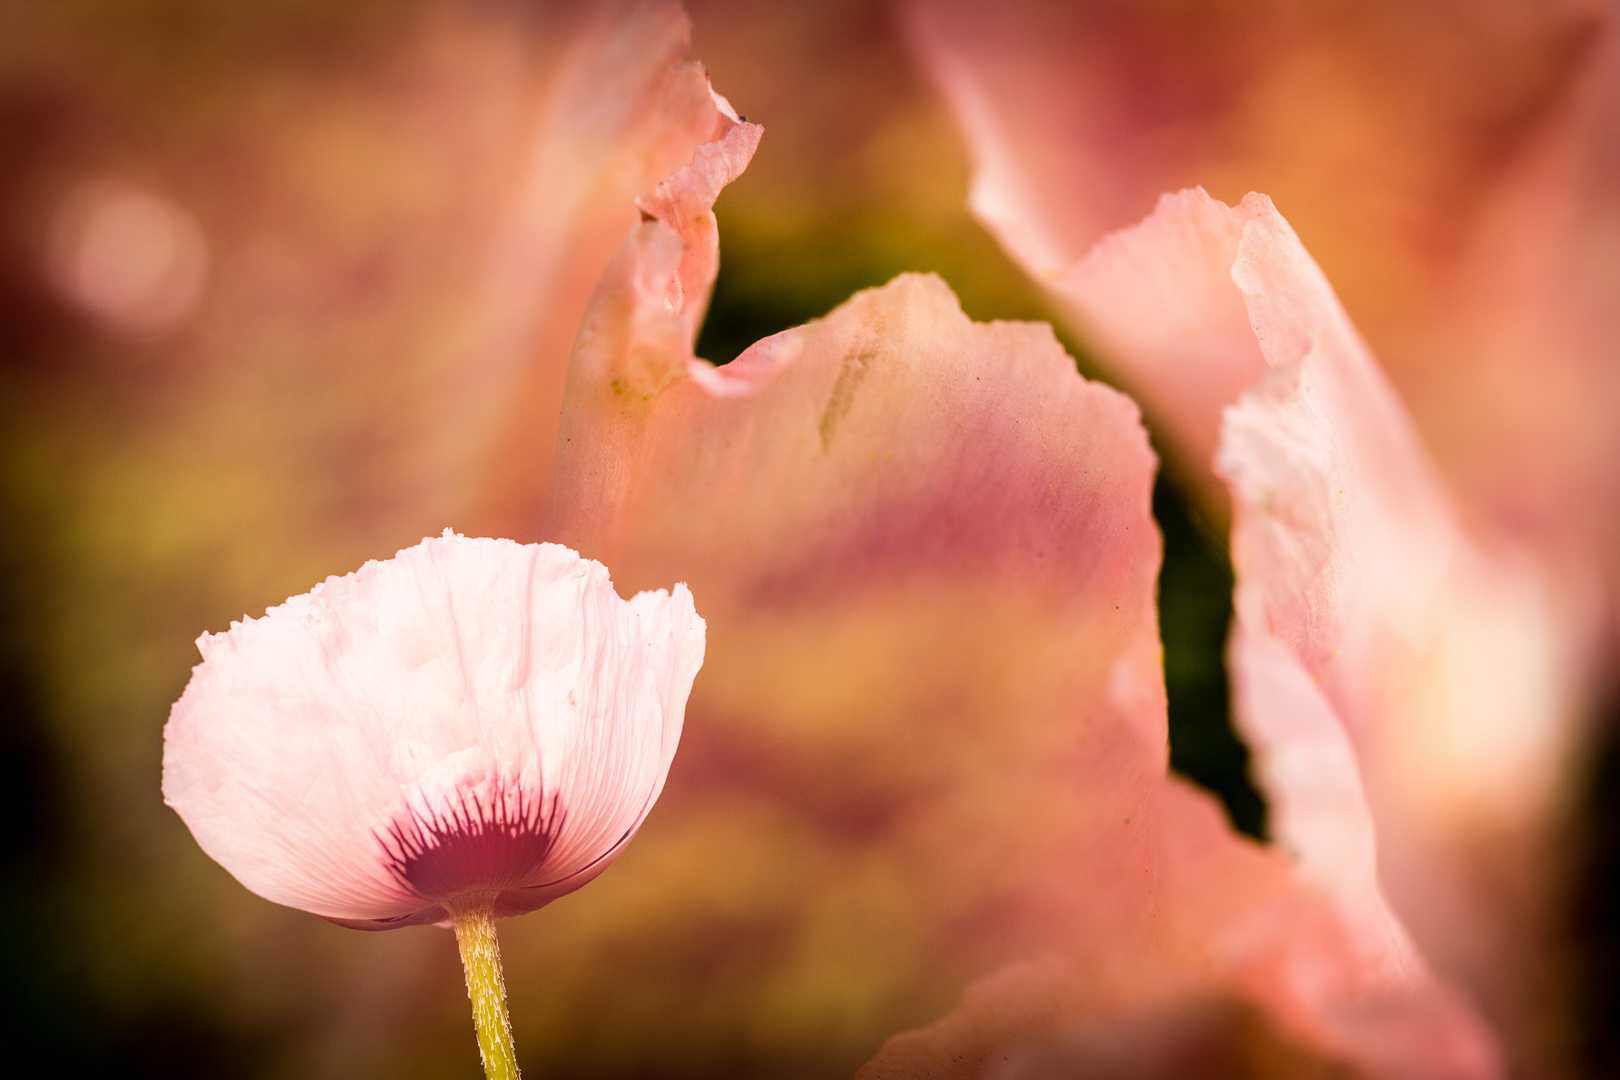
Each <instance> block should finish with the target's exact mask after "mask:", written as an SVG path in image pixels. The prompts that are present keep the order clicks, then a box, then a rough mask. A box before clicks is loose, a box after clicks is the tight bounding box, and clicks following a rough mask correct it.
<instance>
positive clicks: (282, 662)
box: [163, 532, 703, 929]
mask: <svg viewBox="0 0 1620 1080" xmlns="http://www.w3.org/2000/svg"><path fill="white" fill-rule="evenodd" d="M197 646H198V648H199V650H200V651H201V652H202V654H203V662H202V663H201V664H199V665H198V666H197V667H196V669H195V670H194V671H193V672H192V677H191V682H190V683H189V684H187V686H186V691H185V693H184V695H182V696H181V698H180V700H179V701H178V702H176V703H175V706H174V710H173V712H172V714H171V716H170V719H169V724H168V727H167V728H165V730H164V755H163V795H164V798H165V800H166V801H167V802H168V803H169V805H170V806H172V807H174V809H175V810H176V811H177V812H178V813H179V814H180V816H181V817H182V818H183V819H184V820H185V822H186V824H187V825H188V826H189V827H190V829H191V832H192V835H193V836H195V837H196V838H197V842H198V843H199V844H200V845H201V846H202V848H203V850H204V851H206V852H208V854H209V855H211V856H213V857H214V858H215V859H216V860H218V861H219V863H220V864H221V865H223V866H224V867H225V868H226V869H227V870H229V871H230V872H231V873H232V874H233V875H235V876H236V878H237V879H238V880H239V881H241V882H242V883H243V884H244V885H246V886H247V887H248V888H250V889H252V890H253V891H254V892H256V893H258V894H259V895H260V896H263V897H265V898H266V899H268V900H273V901H275V902H276V903H279V904H286V905H288V906H290V907H296V908H302V909H304V910H305V911H312V912H314V913H315V914H317V915H322V916H324V917H326V918H328V919H332V920H334V921H336V922H341V923H343V924H345V925H348V926H356V927H360V928H363V929H386V928H389V927H395V926H409V925H413V924H418V923H434V922H442V921H444V920H445V919H446V918H448V917H449V914H450V913H453V912H454V911H456V910H458V909H459V908H461V907H464V906H467V905H473V906H477V905H484V906H486V907H488V908H489V909H490V910H492V911H493V912H494V913H495V914H496V915H499V916H506V915H517V914H521V913H523V912H526V911H532V910H533V909H535V908H538V907H540V906H542V905H543V904H546V903H548V902H549V901H551V900H553V899H555V898H557V897H558V896H561V895H563V894H565V893H568V892H571V891H573V890H574V889H577V888H579V887H580V886H581V885H584V884H585V883H586V882H588V881H590V880H591V878H593V877H595V876H596V875H597V874H599V873H601V872H602V870H603V869H604V868H605V867H606V866H607V865H608V864H609V863H610V862H611V861H612V860H613V858H614V857H615V856H616V855H617V854H618V853H619V851H620V850H622V849H623V847H624V845H625V843H626V842H628V841H629V839H630V837H631V836H632V835H633V834H634V833H635V831H636V829H637V827H638V826H639V825H640V824H641V822H642V819H644V818H645V817H646V815H647V812H648V811H649V810H650V809H651V808H652V805H653V802H654V801H655V800H656V799H657V798H658V793H659V792H660V791H661V790H662V789H663V786H664V778H665V776H666V775H667V774H668V772H669V763H670V761H671V759H672V758H673V757H674V754H675V747H676V744H677V743H678V741H679V740H680V733H681V720H682V716H683V714H684V710H685V706H686V697H687V694H688V693H689V692H690V690H691V686H692V679H693V677H694V676H695V675H696V673H697V669H698V667H699V665H700V664H701V663H702V659H703V620H702V619H701V618H699V617H698V615H697V613H696V612H695V611H694V610H693V606H692V595H691V593H690V591H688V589H687V588H686V587H685V586H684V585H677V586H676V587H675V590H674V592H673V593H670V592H664V591H659V592H644V593H640V594H638V595H637V596H635V597H634V598H632V599H631V600H628V601H626V600H621V599H620V598H619V596H618V594H617V593H615V592H614V591H613V584H612V582H611V581H610V580H609V578H608V573H607V570H606V569H605V568H604V567H603V566H602V565H601V564H600V563H596V562H592V561H590V560H586V559H581V558H580V557H579V556H578V555H576V554H574V553H573V552H572V551H569V550H568V549H567V548H564V547H560V546H558V545H556V544H540V545H536V544H526V545H520V544H515V543H513V542H511V541H509V540H483V539H468V538H465V537H461V536H456V535H453V534H450V533H448V532H447V533H446V534H445V535H444V536H443V537H437V538H433V539H428V540H424V541H422V543H420V544H418V545H416V546H415V547H411V548H406V549H405V550H403V551H401V552H400V553H399V554H397V555H395V556H394V557H393V558H391V559H387V560H383V561H373V562H369V563H367V564H366V565H365V566H363V567H361V568H360V569H359V570H356V571H355V572H354V573H351V574H347V575H344V576H343V577H334V578H329V579H327V580H326V581H325V582H323V583H322V584H320V585H317V586H316V587H315V588H314V589H313V590H312V591H310V592H308V593H305V594H304V595H302V596H295V597H293V598H292V599H290V600H288V601H287V602H286V603H284V604H281V605H279V606H277V607H273V608H271V609H269V610H268V611H267V612H265V614H264V616H263V617H262V618H257V619H247V620H244V621H243V622H239V623H233V624H232V626H231V629H230V630H229V631H227V632H225V633H223V634H204V635H203V636H202V637H201V638H200V639H198V642H197Z"/></svg>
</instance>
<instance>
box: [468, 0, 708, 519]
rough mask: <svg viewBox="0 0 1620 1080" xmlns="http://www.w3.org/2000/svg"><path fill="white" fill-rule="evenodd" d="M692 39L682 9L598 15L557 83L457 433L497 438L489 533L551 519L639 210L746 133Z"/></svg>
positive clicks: (487, 508)
mask: <svg viewBox="0 0 1620 1080" xmlns="http://www.w3.org/2000/svg"><path fill="white" fill-rule="evenodd" d="M691 29H692V28H691V21H690V20H689V19H688V18H687V16H686V14H685V12H684V11H682V9H681V6H680V4H679V3H677V2H675V0H622V2H614V3H608V4H600V5H594V6H591V8H590V13H589V14H588V16H587V17H586V18H585V21H584V23H583V25H582V26H581V27H580V29H579V30H578V32H577V33H576V36H575V37H574V39H573V40H572V41H570V42H569V45H568V48H567V51H566V52H565V53H564V55H563V57H562V59H561V61H560V62H559V63H558V64H557V66H556V70H555V71H554V73H552V74H551V76H550V80H549V83H548V85H547V87H546V93H545V98H544V102H543V105H542V108H541V110H540V113H539V120H538V123H537V125H536V128H535V130H534V133H533V135H532V142H531V143H530V145H529V148H528V151H527V161H526V163H525V164H524V167H523V173H522V175H521V178H520V181H519V185H518V187H517V190H516V191H515V193H514V196H513V202H512V206H511V208H510V210H509V217H508V220H507V222H506V224H505V228H504V229H503V230H502V234H501V236H502V240H501V246H500V248H499V249H498V251H497V252H496V258H495V260H494V263H493V265H492V268H491V270H492V272H491V276H490V279H489V283H488V285H487V287H486V294H485V296H484V301H483V309H482V310H481V311H480V312H478V313H476V314H475V317H474V326H475V327H476V328H477V332H476V333H475V335H474V337H473V338H472V340H471V342H470V344H469V345H468V346H467V353H468V362H467V363H466V364H464V365H462V370H463V371H465V372H472V373H475V374H476V375H477V376H478V378H479V379H480V380H481V382H480V383H479V387H478V389H479V390H480V392H481V393H482V395H483V396H482V397H481V398H480V399H479V401H478V404H479V405H480V406H481V409H482V411H483V412H484V414H485V415H484V417H483V418H482V422H479V418H478V417H476V416H475V417H473V418H472V419H471V420H469V417H468V416H467V415H466V413H465V411H463V412H461V413H460V414H458V417H457V420H458V422H459V424H461V425H469V424H470V426H471V428H472V429H473V430H476V431H483V430H486V429H488V430H491V431H493V432H494V433H495V437H494V438H493V440H490V439H486V440H484V441H483V442H482V443H479V444H478V448H479V450H480V451H481V453H482V455H483V456H482V457H481V458H480V459H479V462H478V466H477V468H478V471H479V475H480V477H481V479H480V481H479V482H480V484H481V485H482V490H481V491H480V492H479V497H478V499H477V502H476V506H475V510H476V512H477V513H478V515H479V516H480V520H481V521H483V522H484V524H486V525H487V526H488V527H489V528H490V529H491V531H495V532H500V533H503V534H504V533H511V532H532V531H533V530H534V529H535V528H536V527H537V526H538V524H539V523H540V522H541V521H542V520H543V518H544V515H545V510H546V505H547V497H548V492H547V489H546V486H545V483H544V482H543V481H544V478H548V477H549V476H550V475H551V473H552V471H553V455H554V454H555V453H556V448H557V428H556V424H557V417H558V416H559V415H560V413H561V411H562V396H563V386H564V381H565V376H566V372H567V366H568V356H569V351H570V349H571V347H572V345H573V341H574V335H575V334H576V333H577V332H578V330H579V326H580V320H581V318H582V316H583V315H584V313H585V310H586V303H587V301H588V299H589V297H590V294H591V290H592V287H593V286H594V284H595V282H596V280H597V279H598V278H599V277H600V276H601V274H602V271H603V270H604V269H605V268H606V267H607V265H608V262H609V261H610V260H611V259H612V258H613V255H614V253H615V252H616V251H618V250H619V248H620V246H621V245H622V244H623V243H624V240H625V237H626V236H627V235H629V233H630V232H631V230H632V229H633V228H635V226H636V222H637V214H636V200H637V198H638V197H640V196H642V195H645V194H647V193H648V192H651V191H652V190H653V188H654V187H655V186H656V185H658V184H659V183H660V182H662V181H663V180H665V178H667V177H669V176H671V175H672V174H673V173H675V172H676V171H677V170H679V169H681V168H683V167H684V166H686V165H687V164H688V163H689V162H690V161H691V160H692V157H693V154H694V153H695V152H697V151H698V148H699V147H701V146H703V145H705V144H707V143H710V142H712V141H714V140H716V139H718V138H720V137H721V136H722V135H723V133H724V132H725V131H726V130H727V129H729V127H730V126H731V125H732V124H733V123H734V122H735V119H736V118H735V116H734V115H732V114H731V112H730V108H729V106H726V105H725V104H724V103H723V102H722V101H718V100H717V99H716V97H715V96H714V95H713V93H712V92H711V91H710V89H709V81H708V76H707V75H706V74H705V73H704V70H703V67H702V65H701V64H698V63H696V62H692V61H685V59H684V58H685V56H686V52H687V49H688V48H689V46H690V43H691ZM710 227H711V228H712V224H711V226H710ZM694 310H696V311H698V312H699V313H701V310H702V304H701V302H700V303H698V304H696V305H695V307H694ZM537 477H539V478H542V482H541V483H539V484H537V483H536V478H537Z"/></svg>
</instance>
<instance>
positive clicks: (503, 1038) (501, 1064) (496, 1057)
mask: <svg viewBox="0 0 1620 1080" xmlns="http://www.w3.org/2000/svg"><path fill="white" fill-rule="evenodd" d="M453 923H454V926H455V928H456V944H457V945H459V946H461V966H462V968H463V969H464V970H465V971H466V973H467V996H468V997H469V998H471V999H472V1007H473V1024H474V1025H475V1026H476V1027H477V1028H478V1056H479V1058H481V1059H482V1060H483V1062H484V1076H485V1077H486V1078H487V1080H518V1067H517V1051H516V1050H515V1049H513V1047H512V1022H511V1020H510V1019H508V1017H507V1014H506V979H505V977H504V976H503V975H502V974H501V950H500V946H499V945H497V944H496V943H495V916H494V915H493V914H492V913H490V912H489V911H487V910H486V911H472V912H465V913H456V914H455V915H454V920H453Z"/></svg>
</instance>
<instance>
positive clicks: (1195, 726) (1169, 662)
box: [1153, 469, 1266, 840]
mask: <svg viewBox="0 0 1620 1080" xmlns="http://www.w3.org/2000/svg"><path fill="white" fill-rule="evenodd" d="M1153 516H1154V518H1155V519H1156V520H1157V521H1158V523H1159V531H1160V532H1162V533H1163V534H1164V566H1163V568H1162V569H1161V570H1160V572H1159V634H1160V636H1161V637H1162V638H1163V641H1164V685H1165V693H1166V695H1167V696H1168V697H1169V699H1170V767H1171V768H1172V769H1174V770H1175V771H1176V772H1178V773H1180V774H1181V775H1183V776H1185V777H1186V778H1187V779H1189V780H1191V781H1193V782H1194V783H1196V784H1198V785H1199V786H1201V787H1204V788H1207V789H1208V790H1209V791H1211V792H1213V793H1214V794H1215V795H1216V796H1218V797H1219V798H1220V800H1221V802H1222V803H1223V804H1224V805H1225V806H1226V813H1227V816H1228V817H1229V818H1231V819H1232V825H1233V827H1234V828H1236V829H1237V830H1238V831H1239V832H1241V833H1245V834H1247V835H1249V836H1252V837H1254V838H1255V839H1256V840H1264V839H1266V803H1265V800H1264V799H1263V798H1261V796H1260V792H1259V791H1258V790H1256V789H1255V786H1254V782H1253V781H1252V780H1251V779H1250V776H1249V748H1248V747H1246V746H1244V745H1243V741H1242V740H1241V739H1240V738H1238V735H1237V731H1236V730H1235V729H1234V728H1233V727H1232V709H1231V695H1230V693H1229V688H1228V686H1227V679H1226V656H1225V653H1226V635H1227V631H1228V629H1229V628H1230V627H1231V624H1232V563H1231V560H1230V559H1229V558H1228V557H1227V553H1226V545H1225V544H1224V543H1222V542H1221V540H1220V538H1219V536H1218V534H1217V533H1216V532H1215V531H1214V530H1213V529H1212V528H1211V527H1210V526H1209V524H1208V523H1207V522H1206V521H1205V520H1204V519H1203V517H1202V516H1201V515H1200V514H1199V512H1198V509H1197V508H1196V507H1195V506H1194V505H1193V504H1192V503H1191V502H1190V501H1189V500H1188V499H1187V497H1186V496H1185V494H1184V493H1183V492H1182V491H1181V490H1180V488H1178V487H1177V485H1176V483H1175V481H1174V480H1172V479H1170V478H1169V477H1167V476H1166V475H1165V473H1164V471H1163V470H1162V469H1161V471H1160V473H1159V478H1158V480H1157V481H1155V483H1154V485H1153Z"/></svg>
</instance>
